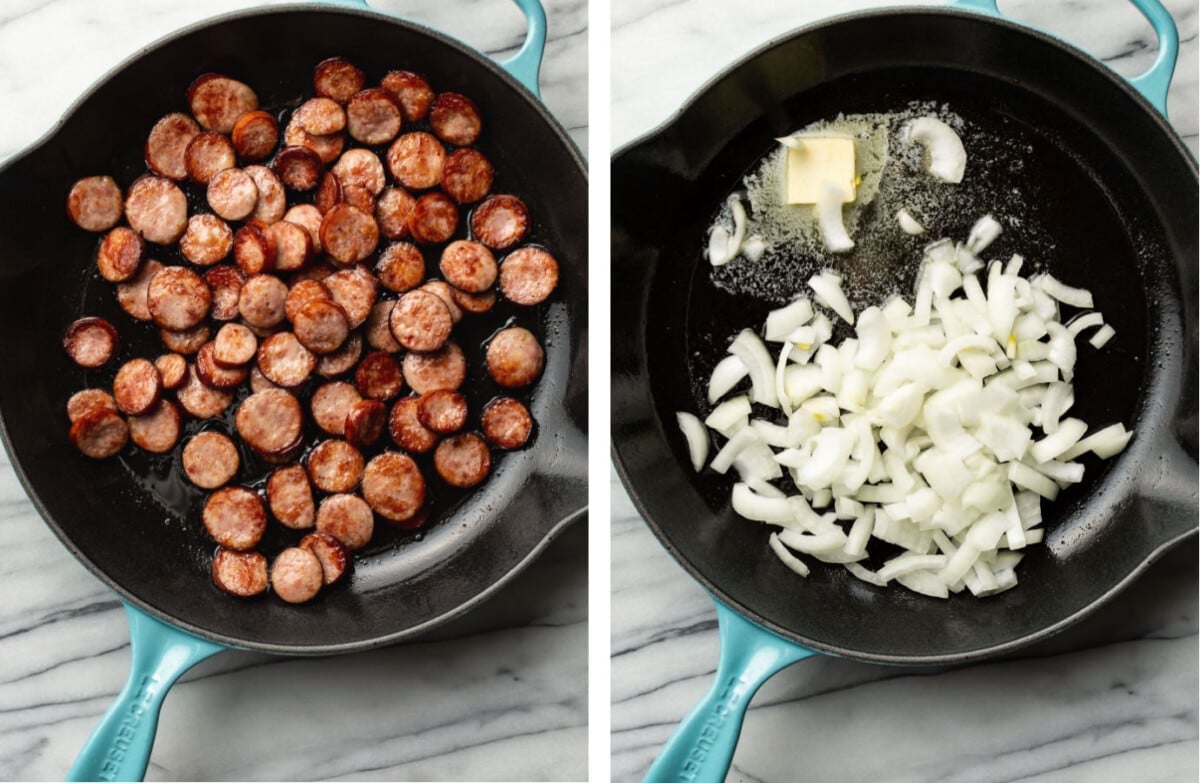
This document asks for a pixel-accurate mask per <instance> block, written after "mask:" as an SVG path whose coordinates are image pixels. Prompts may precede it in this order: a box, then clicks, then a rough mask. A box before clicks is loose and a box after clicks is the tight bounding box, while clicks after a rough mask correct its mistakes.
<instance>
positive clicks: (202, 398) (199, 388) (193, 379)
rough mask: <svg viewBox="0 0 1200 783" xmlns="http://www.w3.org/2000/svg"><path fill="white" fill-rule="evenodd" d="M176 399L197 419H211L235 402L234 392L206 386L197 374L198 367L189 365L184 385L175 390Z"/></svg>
mask: <svg viewBox="0 0 1200 783" xmlns="http://www.w3.org/2000/svg"><path fill="white" fill-rule="evenodd" d="M175 399H177V400H179V404H180V405H182V406H183V409H184V410H185V411H187V412H188V413H190V414H191V415H192V416H195V417H196V418H197V419H211V418H213V417H215V416H220V415H221V414H222V413H224V412H225V409H226V408H228V407H229V406H230V404H231V403H233V394H231V393H230V392H227V391H225V390H223V389H210V388H209V387H207V386H205V385H204V383H203V382H202V381H201V380H200V376H199V375H197V374H196V368H195V367H191V366H189V367H188V371H187V375H186V376H185V377H184V381H183V385H182V386H180V387H179V390H178V391H176V392H175Z"/></svg>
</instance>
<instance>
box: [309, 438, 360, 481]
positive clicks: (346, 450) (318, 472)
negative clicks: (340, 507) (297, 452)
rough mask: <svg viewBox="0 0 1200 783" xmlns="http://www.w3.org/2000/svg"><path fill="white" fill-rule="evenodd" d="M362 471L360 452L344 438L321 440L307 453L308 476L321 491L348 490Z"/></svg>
mask: <svg viewBox="0 0 1200 783" xmlns="http://www.w3.org/2000/svg"><path fill="white" fill-rule="evenodd" d="M362 472H363V455H362V452H360V451H359V450H358V449H356V448H354V447H353V446H351V445H350V444H349V443H347V442H346V441H344V440H326V441H322V442H321V443H318V444H317V445H316V446H315V447H314V448H313V450H312V451H311V452H309V454H308V477H309V479H311V480H312V483H313V486H314V487H316V488H317V489H319V490H321V491H322V492H349V491H350V490H352V489H354V488H355V487H357V486H358V482H359V481H360V480H361V479H362Z"/></svg>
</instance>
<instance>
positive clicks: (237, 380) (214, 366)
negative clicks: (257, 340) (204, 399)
mask: <svg viewBox="0 0 1200 783" xmlns="http://www.w3.org/2000/svg"><path fill="white" fill-rule="evenodd" d="M226 325H227V326H231V325H232V324H226ZM247 331H249V330H247ZM251 336H252V337H253V335H251ZM215 349H216V343H205V344H204V345H202V346H200V350H199V351H197V352H196V374H197V375H199V376H200V380H201V381H203V382H204V385H205V386H211V387H212V388H214V389H232V388H235V387H237V386H241V385H242V382H243V381H245V380H246V375H247V374H249V372H250V368H249V367H246V366H245V365H240V366H233V367H223V366H222V365H221V364H219V363H218V362H217V360H216V359H215V358H214V353H215Z"/></svg>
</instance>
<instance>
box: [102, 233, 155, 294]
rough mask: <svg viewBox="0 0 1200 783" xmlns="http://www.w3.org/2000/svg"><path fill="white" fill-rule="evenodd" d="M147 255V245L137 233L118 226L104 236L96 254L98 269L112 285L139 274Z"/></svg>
mask: <svg viewBox="0 0 1200 783" xmlns="http://www.w3.org/2000/svg"><path fill="white" fill-rule="evenodd" d="M145 253H146V243H145V242H143V241H142V238H141V237H140V236H138V234H137V232H135V231H133V230H132V229H128V228H125V227H124V226H117V227H116V228H114V229H113V230H112V231H109V232H108V233H107V234H105V235H104V241H102V242H101V243H100V249H99V250H98V251H97V252H96V268H97V269H98V270H100V276H101V277H103V278H104V279H105V280H107V281H108V282H110V283H120V282H123V281H125V280H128V279H129V278H131V277H133V276H134V275H135V274H137V271H138V267H140V266H141V265H142V256H143V255H145Z"/></svg>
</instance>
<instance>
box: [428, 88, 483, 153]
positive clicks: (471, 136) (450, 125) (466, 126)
mask: <svg viewBox="0 0 1200 783" xmlns="http://www.w3.org/2000/svg"><path fill="white" fill-rule="evenodd" d="M429 127H431V128H433V132H434V133H435V134H436V135H437V137H438V138H439V139H441V140H442V141H444V142H446V143H447V144H453V145H454V146H456V147H466V146H469V145H471V144H474V143H475V140H476V139H478V138H479V132H480V131H481V130H482V129H483V121H482V120H481V119H480V118H479V109H478V107H476V106H475V102H474V101H472V100H471V99H470V98H468V97H467V96H465V95H459V94H458V93H456V92H444V93H442V94H441V95H439V96H438V97H436V98H434V99H433V106H431V107H430V108H429Z"/></svg>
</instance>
